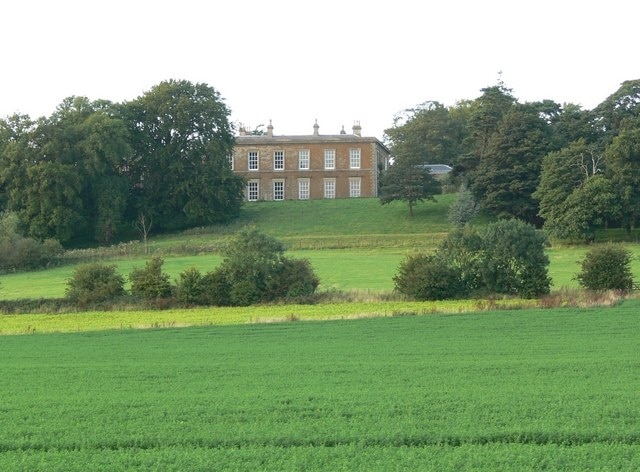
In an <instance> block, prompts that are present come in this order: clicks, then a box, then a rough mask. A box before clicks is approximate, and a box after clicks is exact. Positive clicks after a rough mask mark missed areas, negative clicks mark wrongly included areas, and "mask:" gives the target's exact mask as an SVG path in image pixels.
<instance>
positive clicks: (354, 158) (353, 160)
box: [349, 149, 360, 169]
mask: <svg viewBox="0 0 640 472" xmlns="http://www.w3.org/2000/svg"><path fill="white" fill-rule="evenodd" d="M349 167H350V168H351V169H359V168H360V149H349Z"/></svg>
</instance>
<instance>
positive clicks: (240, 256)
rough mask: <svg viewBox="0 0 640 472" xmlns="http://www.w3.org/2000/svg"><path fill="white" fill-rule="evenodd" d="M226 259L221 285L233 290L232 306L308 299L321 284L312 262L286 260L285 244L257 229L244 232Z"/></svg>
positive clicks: (231, 243)
mask: <svg viewBox="0 0 640 472" xmlns="http://www.w3.org/2000/svg"><path fill="white" fill-rule="evenodd" d="M223 256H224V259H223V261H222V264H221V266H220V268H219V271H220V272H219V274H218V276H217V282H218V283H220V284H222V285H221V287H222V286H223V285H224V284H227V286H228V287H230V290H229V292H228V293H229V298H228V302H229V303H230V304H232V305H240V306H242V305H251V304H254V303H258V302H266V301H272V300H276V299H279V298H284V297H293V296H306V295H310V294H311V293H313V292H314V291H315V290H316V288H317V287H318V284H319V281H318V279H317V277H316V276H315V274H314V273H313V270H312V269H311V265H310V264H309V262H308V261H297V260H294V259H288V258H286V257H285V256H284V246H283V245H282V243H281V242H279V241H278V240H276V239H274V238H272V237H270V236H267V235H265V234H262V233H260V232H259V231H257V230H256V229H245V230H243V231H240V232H239V233H238V234H237V235H236V237H235V238H234V239H233V240H232V241H231V242H230V243H229V245H228V246H227V247H226V248H225V250H224V252H223ZM223 278H224V280H225V282H224V283H223V282H222V280H223ZM219 298H222V297H219ZM223 301H227V300H226V299H225V300H223Z"/></svg>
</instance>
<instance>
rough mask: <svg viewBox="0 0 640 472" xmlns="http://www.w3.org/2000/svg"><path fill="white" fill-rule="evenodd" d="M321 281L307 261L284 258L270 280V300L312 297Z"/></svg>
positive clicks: (268, 290)
mask: <svg viewBox="0 0 640 472" xmlns="http://www.w3.org/2000/svg"><path fill="white" fill-rule="evenodd" d="M319 284H320V280H319V279H318V277H317V276H316V274H315V273H314V272H313V268H312V267H311V263H310V262H309V261H308V260H307V259H290V258H287V257H285V258H283V259H282V264H281V265H280V267H279V268H278V270H277V271H276V273H275V274H274V276H273V277H272V278H271V279H270V284H269V286H268V287H267V293H268V295H269V297H270V298H272V299H278V298H301V297H307V296H309V295H312V294H313V293H314V292H315V291H316V289H317V288H318V285H319Z"/></svg>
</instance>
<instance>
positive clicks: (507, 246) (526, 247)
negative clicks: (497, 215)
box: [394, 220, 551, 300]
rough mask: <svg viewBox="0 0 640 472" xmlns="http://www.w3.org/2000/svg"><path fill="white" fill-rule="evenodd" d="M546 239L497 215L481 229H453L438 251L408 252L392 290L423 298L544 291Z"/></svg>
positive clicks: (528, 294) (548, 282)
mask: <svg viewBox="0 0 640 472" xmlns="http://www.w3.org/2000/svg"><path fill="white" fill-rule="evenodd" d="M545 243H546V238H545V237H544V235H543V234H542V233H541V232H539V231H536V229H535V228H534V227H533V226H531V225H529V224H527V223H524V222H522V221H519V220H502V221H498V222H496V223H492V224H489V225H487V226H486V227H485V228H484V229H483V230H482V231H477V230H476V229H475V228H473V227H471V226H466V227H464V228H463V229H458V230H456V231H453V232H452V233H451V234H450V235H449V236H448V237H447V239H446V240H445V241H443V243H442V244H441V245H440V247H439V251H438V254H437V256H435V255H432V256H424V255H422V256H411V257H409V258H407V259H406V260H405V261H403V263H402V264H401V265H400V267H399V271H398V274H397V275H396V276H395V277H394V282H395V285H396V290H397V291H398V292H400V293H404V294H406V295H409V296H411V297H414V298H417V299H422V300H427V299H429V300H435V299H442V298H454V297H457V296H461V295H469V294H474V295H480V294H482V295H492V294H509V295H519V296H521V297H526V298H530V297H536V296H539V295H543V294H546V293H549V287H550V285H551V280H550V279H549V277H548V275H547V266H548V265H549V259H548V257H547V256H546V254H545V252H544V247H545Z"/></svg>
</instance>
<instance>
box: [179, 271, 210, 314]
mask: <svg viewBox="0 0 640 472" xmlns="http://www.w3.org/2000/svg"><path fill="white" fill-rule="evenodd" d="M203 291H204V290H203V287H202V274H201V273H200V271H199V270H198V269H196V268H195V267H190V268H189V269H187V270H185V271H184V272H182V273H181V274H180V278H179V279H178V281H177V283H176V300H178V301H179V302H181V303H188V304H195V305H201V304H203V296H202V295H203Z"/></svg>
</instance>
